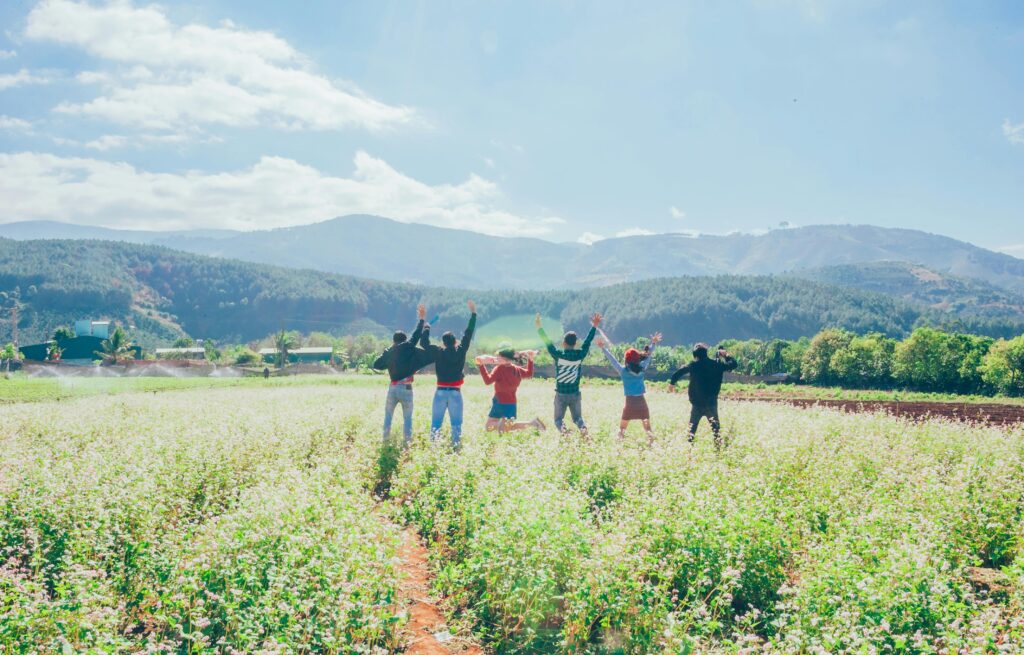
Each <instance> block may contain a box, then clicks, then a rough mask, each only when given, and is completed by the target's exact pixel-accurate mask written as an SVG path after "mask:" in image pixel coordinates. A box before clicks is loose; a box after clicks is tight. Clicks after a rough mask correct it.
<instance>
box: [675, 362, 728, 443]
mask: <svg viewBox="0 0 1024 655" xmlns="http://www.w3.org/2000/svg"><path fill="white" fill-rule="evenodd" d="M735 368H736V360H735V359H733V358H732V357H731V356H730V355H729V353H727V352H726V351H725V349H723V348H719V349H718V352H717V353H716V357H715V358H714V359H710V358H709V357H708V345H707V344H706V343H698V344H697V345H696V346H694V347H693V361H692V362H690V363H689V364H687V365H686V366H684V367H682V368H681V369H679V370H678V371H676V372H675V373H673V374H672V379H671V380H670V381H669V387H668V388H669V391H670V392H675V390H676V383H677V382H679V380H680V379H681V378H682V377H683V376H684V375H689V376H690V386H689V388H687V390H686V391H687V394H688V395H689V397H690V433H689V435H690V441H691V442H693V439H694V437H695V436H696V434H697V426H698V425H699V424H700V420H701V418H703V417H707V419H708V423H710V424H711V430H712V432H714V434H715V448H716V449H718V448H721V447H722V432H721V430H722V426H721V422H720V421H719V420H718V392H719V391H721V389H722V376H723V375H724V374H725V372H726V371H731V370H733V369H735Z"/></svg>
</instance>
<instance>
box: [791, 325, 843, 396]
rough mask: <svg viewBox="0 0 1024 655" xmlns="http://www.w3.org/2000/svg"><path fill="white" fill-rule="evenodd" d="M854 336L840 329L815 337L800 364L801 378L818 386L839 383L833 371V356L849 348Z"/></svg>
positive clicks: (826, 331)
mask: <svg viewBox="0 0 1024 655" xmlns="http://www.w3.org/2000/svg"><path fill="white" fill-rule="evenodd" d="M853 336H854V335H853V333H852V332H847V331H846V330H841V329H838V328H827V329H825V330H822V331H821V332H819V333H818V334H816V335H814V338H813V339H811V342H810V343H809V344H808V346H807V352H805V353H804V356H803V360H802V361H801V362H800V376H801V377H802V378H803V379H804V380H807V381H808V382H814V383H816V384H833V383H835V382H837V380H836V376H835V374H834V373H833V371H832V356H833V355H835V354H836V353H837V352H838V351H839V350H841V349H843V348H845V347H846V346H848V345H849V344H850V341H851V340H852V339H853Z"/></svg>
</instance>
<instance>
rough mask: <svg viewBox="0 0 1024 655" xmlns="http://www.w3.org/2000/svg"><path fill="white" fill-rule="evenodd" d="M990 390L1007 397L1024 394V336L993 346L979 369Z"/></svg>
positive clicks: (1004, 340)
mask: <svg viewBox="0 0 1024 655" xmlns="http://www.w3.org/2000/svg"><path fill="white" fill-rule="evenodd" d="M979 371H980V374H981V378H982V380H983V381H984V382H985V384H986V385H988V386H989V387H990V388H992V389H994V390H995V391H998V392H999V393H1004V394H1007V395H1013V396H1019V395H1021V394H1024V335H1021V336H1018V337H1014V338H1013V339H1000V340H998V341H996V342H995V343H993V344H992V347H991V348H990V349H989V351H988V353H986V354H985V356H984V358H983V359H982V363H981V366H980V367H979Z"/></svg>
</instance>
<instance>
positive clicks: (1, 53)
mask: <svg viewBox="0 0 1024 655" xmlns="http://www.w3.org/2000/svg"><path fill="white" fill-rule="evenodd" d="M17 56H18V53H17V52H15V51H13V50H0V59H14V58H15V57H17Z"/></svg>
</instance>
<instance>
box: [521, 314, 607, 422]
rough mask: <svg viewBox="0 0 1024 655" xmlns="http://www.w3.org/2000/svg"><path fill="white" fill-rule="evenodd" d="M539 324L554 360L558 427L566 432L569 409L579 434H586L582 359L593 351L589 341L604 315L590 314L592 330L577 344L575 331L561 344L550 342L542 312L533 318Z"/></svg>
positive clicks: (542, 337)
mask: <svg viewBox="0 0 1024 655" xmlns="http://www.w3.org/2000/svg"><path fill="white" fill-rule="evenodd" d="M534 323H535V324H536V326H537V333H538V334H539V335H540V338H541V340H542V341H543V342H544V346H545V347H546V348H547V351H548V354H550V355H551V359H552V360H554V363H555V402H554V418H555V427H556V428H558V430H559V432H563V433H564V432H565V413H566V411H568V412H569V413H570V415H571V416H572V421H573V423H575V424H576V427H577V428H578V429H579V431H580V434H581V435H583V436H586V435H587V424H586V422H585V421H584V420H583V401H582V395H581V394H580V378H582V377H583V360H584V359H586V358H587V354H589V352H590V342H591V341H593V340H594V335H595V334H596V333H597V326H598V325H600V324H601V315H600V314H597V313H595V314H594V315H593V316H591V317H590V324H591V328H590V332H588V333H587V336H586V338H585V339H584V340H583V345H582V346H580V347H579V348H577V347H576V341H577V338H576V333H575V332H572V331H569V332H566V333H565V336H564V337H563V338H562V347H561V348H556V347H555V344H554V343H553V342H552V341H551V338H550V337H549V336H548V334H547V332H545V331H544V327H543V326H542V325H541V317H540V314H537V316H536V318H535V319H534Z"/></svg>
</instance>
